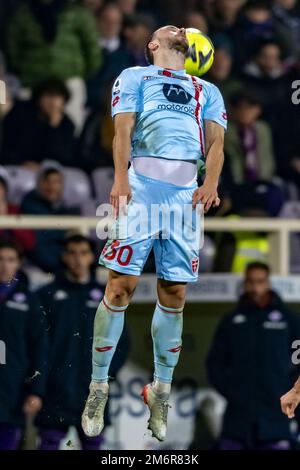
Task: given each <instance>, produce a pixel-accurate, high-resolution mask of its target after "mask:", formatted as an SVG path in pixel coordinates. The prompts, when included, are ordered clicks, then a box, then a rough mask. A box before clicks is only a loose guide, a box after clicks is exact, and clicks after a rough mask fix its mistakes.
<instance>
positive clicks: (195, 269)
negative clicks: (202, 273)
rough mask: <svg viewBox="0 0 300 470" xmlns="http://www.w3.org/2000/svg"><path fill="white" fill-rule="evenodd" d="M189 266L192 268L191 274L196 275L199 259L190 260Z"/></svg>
mask: <svg viewBox="0 0 300 470" xmlns="http://www.w3.org/2000/svg"><path fill="white" fill-rule="evenodd" d="M191 266H192V271H193V273H196V272H197V271H198V266H199V258H198V257H196V258H193V259H192V260H191Z"/></svg>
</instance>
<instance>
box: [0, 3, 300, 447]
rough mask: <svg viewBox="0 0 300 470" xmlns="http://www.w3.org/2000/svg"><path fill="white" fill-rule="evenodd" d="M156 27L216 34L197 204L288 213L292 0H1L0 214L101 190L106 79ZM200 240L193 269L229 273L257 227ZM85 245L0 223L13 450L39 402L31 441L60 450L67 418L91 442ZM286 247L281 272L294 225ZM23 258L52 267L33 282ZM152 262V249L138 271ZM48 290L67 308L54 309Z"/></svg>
mask: <svg viewBox="0 0 300 470" xmlns="http://www.w3.org/2000/svg"><path fill="white" fill-rule="evenodd" d="M165 24H175V25H178V26H184V27H194V28H198V29H201V30H202V31H203V32H205V33H206V34H208V35H209V36H210V37H211V39H212V41H213V43H214V46H215V60H214V64H213V67H212V68H211V70H210V71H209V73H208V74H207V75H206V76H205V77H204V79H206V80H208V81H211V82H213V83H214V84H216V85H217V86H218V87H219V89H220V90H221V92H222V94H223V97H224V100H225V103H226V108H227V111H228V120H229V125H228V131H227V133H226V136H225V165H224V170H223V173H222V178H221V184H220V196H221V198H222V205H221V206H220V208H218V209H213V210H212V211H211V214H209V215H210V216H215V215H217V216H222V217H232V218H237V217H254V216H255V217H283V218H293V217H299V216H300V126H299V123H300V92H299V93H298V94H297V87H298V88H299V89H300V85H299V84H300V2H299V1H297V0H185V1H182V0H163V1H161V0H110V1H106V0H81V1H80V0H77V1H76V0H48V1H47V2H45V1H43V0H5V1H3V2H0V80H3V81H4V82H5V83H6V101H5V103H0V215H1V216H4V215H16V214H20V213H21V214H26V215H49V216H63V215H76V214H77V215H79V214H80V215H95V211H96V207H97V205H98V204H100V203H103V202H107V201H108V196H109V190H110V187H111V182H112V178H113V164H112V139H113V123H112V120H111V116H110V95H111V87H112V83H113V81H114V79H115V78H116V77H117V76H118V74H119V73H120V72H121V71H122V70H123V69H124V68H126V67H131V66H136V65H140V66H145V65H147V62H146V59H145V55H144V47H145V43H146V41H147V39H148V38H149V36H150V33H151V32H152V31H153V30H154V29H156V28H158V27H159V26H161V25H165ZM292 96H294V98H292ZM298 101H299V104H298ZM199 181H200V177H199ZM205 239H206V241H205V245H204V249H203V250H202V254H201V256H202V258H201V259H200V261H201V262H200V270H202V271H214V272H224V271H232V272H235V273H241V272H242V271H243V269H244V267H245V262H246V261H247V258H245V256H244V255H243V250H244V251H248V252H249V247H250V251H251V249H252V248H254V251H256V255H257V256H258V255H259V256H258V257H259V259H260V260H261V261H265V260H266V258H267V254H268V250H269V246H268V241H267V239H266V237H265V235H264V234H261V233H245V234H234V233H233V234H225V235H222V236H220V237H219V236H213V237H211V236H208V235H207V234H206V235H205ZM96 245H97V248H96V249H95V246H94V245H93V243H92V242H91V240H90V239H88V238H85V237H82V238H81V236H80V235H70V234H67V233H66V232H64V231H63V230H36V231H31V230H27V229H22V230H21V229H5V228H2V227H1V228H0V313H1V315H0V328H1V339H2V340H5V342H6V344H7V350H8V353H9V354H10V357H9V360H10V361H11V363H13V364H14V367H13V368H11V367H5V368H2V369H0V448H11V449H14V448H17V447H18V446H19V445H20V430H21V428H23V427H24V423H25V421H24V419H25V417H26V419H27V424H28V420H29V422H32V419H33V418H32V417H33V416H35V415H36V414H37V413H38V412H40V411H41V409H42V411H41V413H40V414H39V415H38V421H37V423H38V426H39V428H40V448H43V449H49V450H50V449H56V448H58V447H59V445H60V442H61V440H62V439H63V438H64V437H65V435H66V431H67V429H68V427H69V426H70V425H74V426H75V427H77V430H78V432H79V438H80V440H81V445H82V448H83V449H93V448H98V447H99V446H100V445H101V440H102V438H100V439H96V440H89V439H87V438H86V437H84V436H83V434H82V432H81V431H80V415H81V412H82V408H83V404H84V398H85V397H86V396H87V388H88V382H89V378H90V367H91V361H90V354H89V352H90V349H91V344H90V342H91V337H92V320H93V315H94V313H95V309H96V306H97V304H98V302H99V300H100V298H101V296H102V295H103V289H104V286H102V285H101V284H99V283H98V282H97V281H96V278H95V270H94V262H95V259H96V258H95V253H96V254H98V253H99V251H100V249H101V247H102V246H103V241H102V242H99V240H97V243H96ZM258 252H259V253H258ZM291 252H292V256H291V271H292V272H300V237H299V235H298V234H293V235H292V236H291ZM24 260H25V263H24ZM250 260H251V259H250ZM248 261H249V260H248ZM23 263H24V264H23ZM24 265H25V266H28V265H29V266H31V267H32V266H35V267H37V268H38V269H39V270H40V271H39V273H42V272H45V273H49V272H50V273H54V274H55V278H54V280H53V282H52V283H51V284H48V285H47V286H46V287H43V288H41V290H39V291H38V292H37V293H36V294H32V293H31V292H30V289H29V280H28V277H27V275H26V274H25V273H24V271H23V269H22V268H23V267H24ZM153 268H154V263H153V259H152V258H151V257H150V259H149V261H148V262H147V265H146V270H148V271H152V270H153ZM25 271H26V270H25ZM11 279H13V281H12V282H11ZM17 280H19V282H17ZM62 302H63V309H64V311H67V313H68V316H64V315H59V313H60V309H61V308H62V307H61V305H62ZM41 308H42V309H43V312H44V313H45V315H43V316H42V317H41V315H39V314H40V310H41ZM272 308H273V307H272ZM276 309H277V306H276ZM20 312H21V313H22V321H21V322H20ZM38 317H39V320H38V319H37V318H38ZM16 325H17V326H18V328H17V327H16ZM49 325H50V327H51V334H52V337H51V341H52V351H53V356H52V358H51V361H52V362H51V364H50V363H49V360H48V359H47V358H46V354H47V334H46V330H47V328H49ZM276 333H277V332H276ZM15 340H17V342H18V348H15V347H14V342H15ZM128 344H129V340H128V337H127V333H126V331H125V332H124V335H123V338H122V343H121V344H120V346H119V349H118V354H117V355H116V358H115V364H114V365H113V369H112V371H111V375H112V376H116V374H117V372H118V370H119V369H120V368H121V366H122V365H123V363H124V361H125V360H126V357H127V354H128ZM237 344H239V343H237ZM237 354H239V351H238V352H237ZM284 357H285V356H284ZM221 359H223V357H221ZM210 365H211V367H212V368H213V367H214V363H213V361H211V364H210ZM216 367H217V368H218V370H219V369H220V366H219V364H218V363H217V362H216ZM49 368H50V369H51V373H50V375H49V380H48V385H47V386H48V387H50V389H48V390H47V391H46V384H45V381H44V378H45V377H46V376H47V374H48V373H49V370H48V369H49ZM221 368H222V367H221ZM28 370H30V377H29V379H30V380H28ZM75 370H76V374H75V373H74V371H75ZM16 371H17V372H16ZM66 377H67V379H66ZM224 377H225V376H224ZM25 379H26V380H27V382H26V390H24V387H23V384H24V382H25ZM224 380H225V381H226V380H227V378H226V377H225V378H224ZM211 382H212V383H214V380H211ZM216 388H218V387H216ZM49 390H50V391H49ZM54 390H55V391H54ZM221 392H222V390H221ZM30 420H31V421H30Z"/></svg>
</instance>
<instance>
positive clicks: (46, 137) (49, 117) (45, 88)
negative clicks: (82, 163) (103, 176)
mask: <svg viewBox="0 0 300 470" xmlns="http://www.w3.org/2000/svg"><path fill="white" fill-rule="evenodd" d="M68 99H69V92H68V89H67V87H66V86H65V84H64V82H62V81H61V80H57V79H48V80H46V81H44V82H42V83H40V84H39V85H37V86H36V87H35V89H34V91H33V96H32V100H31V101H30V102H24V101H21V102H17V103H16V104H15V106H14V107H13V109H12V110H11V111H10V112H9V113H8V114H7V115H6V117H5V119H4V121H3V145H2V152H1V163H2V164H7V165H23V166H25V167H26V168H29V169H33V170H36V169H38V167H39V164H40V163H41V162H42V161H43V160H47V159H55V160H56V161H58V162H59V163H61V164H62V165H72V163H73V161H72V159H73V150H74V124H73V123H72V121H71V120H70V119H69V118H68V117H67V116H66V115H65V106H66V103H67V102H68ZM16 135H18V138H17V139H16Z"/></svg>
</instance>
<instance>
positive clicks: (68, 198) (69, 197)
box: [63, 168, 91, 207]
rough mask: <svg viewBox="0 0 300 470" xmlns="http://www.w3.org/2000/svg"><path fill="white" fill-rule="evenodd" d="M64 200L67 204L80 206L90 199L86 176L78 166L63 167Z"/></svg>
mask: <svg viewBox="0 0 300 470" xmlns="http://www.w3.org/2000/svg"><path fill="white" fill-rule="evenodd" d="M63 173H64V178H65V189H64V202H65V204H66V205H67V206H69V207H71V206H80V207H81V206H82V205H83V204H85V203H86V202H87V201H89V200H90V199H91V185H90V181H89V178H88V176H87V175H86V174H85V173H84V172H83V171H82V170H80V169H79V168H64V169H63Z"/></svg>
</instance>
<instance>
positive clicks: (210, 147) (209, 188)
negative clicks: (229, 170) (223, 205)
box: [193, 120, 224, 212]
mask: <svg viewBox="0 0 300 470" xmlns="http://www.w3.org/2000/svg"><path fill="white" fill-rule="evenodd" d="M204 126H205V142H206V175H205V179H204V182H203V185H202V186H200V187H199V188H197V189H196V191H195V192H194V195H193V208H195V207H196V204H197V203H198V202H199V201H201V202H202V204H203V206H204V212H207V211H209V209H210V207H211V206H218V205H219V204H220V199H219V197H218V184H219V178H220V174H221V171H222V167H223V162H224V152H223V147H224V128H223V127H222V126H220V124H217V123H216V122H214V121H209V120H205V124H204Z"/></svg>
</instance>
